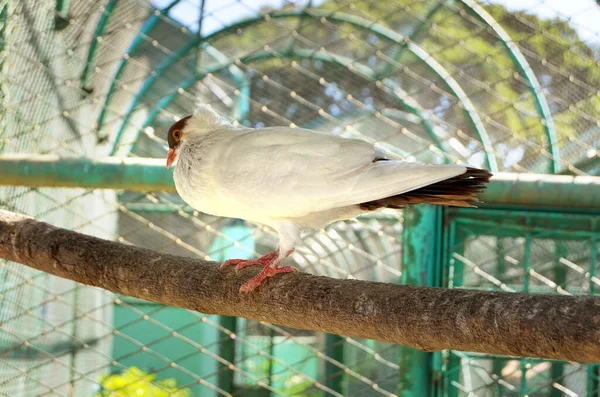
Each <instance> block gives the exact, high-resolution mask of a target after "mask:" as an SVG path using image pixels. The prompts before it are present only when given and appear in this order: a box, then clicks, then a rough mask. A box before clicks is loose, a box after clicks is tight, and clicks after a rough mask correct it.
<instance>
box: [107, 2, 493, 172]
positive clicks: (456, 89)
mask: <svg viewBox="0 0 600 397" xmlns="http://www.w3.org/2000/svg"><path fill="white" fill-rule="evenodd" d="M270 17H271V18H274V19H282V18H315V19H317V18H319V19H320V18H326V19H330V20H333V21H336V22H343V23H349V24H351V25H354V26H356V27H359V28H363V29H368V30H370V31H372V32H374V33H376V34H378V35H380V36H383V37H385V38H387V39H389V40H391V41H395V42H396V43H399V44H402V43H405V38H404V36H402V35H401V34H399V33H396V32H394V31H392V30H391V29H388V28H386V27H384V26H382V25H379V24H377V23H373V22H371V21H369V20H366V19H364V18H361V17H358V16H354V15H348V14H344V13H339V12H335V13H328V12H322V11H316V10H311V11H301V12H286V13H278V14H272V15H270ZM263 21H264V17H261V18H254V19H249V20H245V21H241V22H239V23H236V24H233V25H230V26H228V27H227V28H225V29H222V30H220V31H217V32H214V33H212V34H210V35H208V36H206V37H204V38H203V39H200V38H196V39H194V40H190V41H189V42H188V43H187V44H186V45H184V46H183V47H181V48H180V49H179V50H177V51H176V52H175V53H174V54H173V55H171V56H170V57H168V58H166V59H165V60H164V61H163V62H161V63H160V64H159V65H158V66H157V68H156V69H155V71H154V72H155V73H153V75H152V76H149V77H148V78H147V79H146V80H145V81H144V83H143V84H142V87H141V88H140V90H139V91H138V93H137V95H136V96H135V98H134V99H133V100H132V102H131V104H130V106H129V109H128V110H127V112H126V114H125V116H124V117H123V120H122V122H121V127H120V128H119V133H118V134H117V136H118V137H119V136H120V135H121V134H122V132H123V130H124V128H125V125H127V123H128V122H129V119H130V117H131V115H132V113H133V111H134V110H135V108H136V107H137V104H138V103H139V102H140V100H141V98H142V97H143V96H144V95H145V94H146V93H147V92H148V90H149V89H150V88H151V87H152V86H153V84H154V82H155V81H156V79H157V78H158V77H160V76H161V75H162V74H163V73H164V72H165V70H166V69H167V68H169V67H170V66H171V65H172V64H173V63H175V62H176V61H177V60H179V59H181V58H182V57H184V56H185V55H186V54H187V53H189V52H190V51H191V50H192V49H193V48H195V47H196V46H198V45H202V43H203V42H206V41H208V40H210V39H213V38H215V37H218V36H220V35H223V34H226V33H228V32H230V31H232V30H237V29H239V28H242V27H245V26H248V25H252V24H255V23H260V22H263ZM407 49H408V50H409V51H411V52H412V53H413V54H415V55H416V56H417V57H418V58H419V59H421V61H423V62H424V63H425V64H426V65H427V66H428V67H429V68H430V69H431V70H432V71H433V72H434V73H435V74H436V75H437V76H439V77H440V78H442V80H443V81H444V82H445V84H446V85H447V87H448V89H449V90H450V91H451V92H452V94H454V95H455V96H456V97H457V98H458V100H459V101H460V102H461V104H462V106H463V109H464V112H465V114H466V116H467V118H468V119H469V120H470V121H471V123H472V124H473V126H474V128H475V131H476V133H477V135H478V136H479V138H480V141H481V143H482V144H483V146H484V149H485V151H486V161H487V164H488V167H489V169H490V170H491V171H492V172H494V171H497V170H498V166H497V163H496V158H495V156H494V151H493V148H492V145H491V141H490V139H489V135H488V134H487V131H486V130H485V127H484V125H483V122H482V121H481V118H480V117H479V115H478V113H477V111H476V109H475V107H474V106H473V104H472V103H471V101H470V100H469V98H468V97H467V95H466V93H465V92H464V90H463V89H462V88H461V87H460V85H459V84H458V82H457V81H456V80H454V78H453V77H452V76H451V75H450V74H449V73H448V72H447V71H446V69H445V68H444V67H443V66H442V65H441V64H439V63H438V62H437V61H436V60H435V59H433V57H431V56H430V55H429V54H428V53H427V52H426V51H424V50H423V49H422V48H421V47H419V46H418V45H416V44H414V43H410V42H409V43H408V44H407ZM113 85H115V86H116V83H114V82H113ZM111 88H112V87H111ZM110 95H111V92H110V91H109V96H110ZM109 96H107V100H106V102H105V107H106V106H107V105H108V100H109ZM100 125H101V124H100Z"/></svg>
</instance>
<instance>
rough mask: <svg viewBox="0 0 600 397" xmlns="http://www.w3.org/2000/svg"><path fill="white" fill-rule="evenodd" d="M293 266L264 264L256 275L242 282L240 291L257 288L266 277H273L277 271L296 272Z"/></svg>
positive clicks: (249, 290) (250, 290)
mask: <svg viewBox="0 0 600 397" xmlns="http://www.w3.org/2000/svg"><path fill="white" fill-rule="evenodd" d="M297 271H298V270H296V269H295V268H293V267H291V266H284V267H271V266H266V267H265V268H264V269H262V270H261V271H260V273H258V274H257V275H256V276H254V277H252V278H251V279H250V280H249V281H247V282H246V283H244V284H243V285H242V287H241V288H240V292H252V291H254V290H255V289H256V288H258V287H259V286H260V285H261V284H262V283H263V282H264V281H265V280H266V279H268V278H269V277H273V276H274V275H276V274H277V273H289V272H297Z"/></svg>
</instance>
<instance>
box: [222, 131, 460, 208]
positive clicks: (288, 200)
mask: <svg viewBox="0 0 600 397" xmlns="http://www.w3.org/2000/svg"><path fill="white" fill-rule="evenodd" d="M221 145H222V147H220V148H219V152H220V161H219V166H218V167H216V171H215V172H217V173H218V175H216V176H215V178H217V180H219V181H221V182H224V183H220V189H223V190H222V193H223V194H224V195H227V196H228V197H235V201H236V205H237V206H238V207H239V208H241V209H243V208H246V209H247V210H248V211H256V207H257V203H258V204H259V206H260V210H259V211H260V212H261V214H260V215H261V216H262V217H269V218H295V217H303V216H306V215H307V214H310V213H313V212H319V211H326V210H329V209H332V208H339V207H344V206H349V205H355V204H361V203H366V202H370V201H374V200H378V199H382V198H385V197H389V196H393V195H398V194H401V193H404V192H408V191H411V190H414V189H418V188H421V187H424V186H427V185H430V184H432V183H436V182H439V181H442V180H445V179H448V178H452V177H454V176H457V175H460V174H463V173H464V172H465V171H466V168H465V167H463V166H459V165H426V164H420V163H412V162H404V161H376V159H377V158H379V157H380V155H379V154H377V153H376V151H375V150H374V148H373V146H372V145H370V144H368V143H366V142H364V141H359V140H353V139H343V138H339V137H336V136H332V135H325V134H321V133H316V132H313V131H309V130H303V129H293V128H265V129H256V130H252V129H249V130H246V131H244V132H240V133H238V134H235V135H233V136H232V138H231V139H229V140H226V141H224V142H223V143H222V144H221Z"/></svg>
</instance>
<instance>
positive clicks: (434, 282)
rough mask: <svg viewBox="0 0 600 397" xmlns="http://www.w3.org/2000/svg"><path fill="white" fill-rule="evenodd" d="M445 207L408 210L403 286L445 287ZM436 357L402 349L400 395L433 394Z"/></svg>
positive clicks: (404, 242)
mask: <svg viewBox="0 0 600 397" xmlns="http://www.w3.org/2000/svg"><path fill="white" fill-rule="evenodd" d="M442 219H443V217H442V208H441V207H439V206H433V205H419V206H414V207H412V208H407V209H406V210H404V227H403V229H402V247H403V250H402V279H401V280H400V282H401V283H402V284H408V285H416V286H428V287H439V286H441V281H442V280H441V277H440V276H441V274H442V269H443V268H442V266H441V265H442V263H441V256H440V254H441V250H434V249H431V247H439V246H441V243H442V234H441V232H442ZM433 363H434V354H433V353H427V352H423V351H420V350H416V349H413V348H410V347H405V346H401V347H400V352H399V361H398V364H399V366H400V370H399V378H400V381H399V382H398V390H397V392H398V395H399V396H402V397H421V396H424V395H431V393H432V392H433V389H434V387H433V384H434V382H433V379H434V377H435V370H434V366H433Z"/></svg>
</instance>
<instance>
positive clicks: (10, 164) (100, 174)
mask: <svg viewBox="0 0 600 397" xmlns="http://www.w3.org/2000/svg"><path fill="white" fill-rule="evenodd" d="M165 161H166V160H163V159H140V158H126V159H117V158H111V157H109V158H103V159H98V160H90V159H87V158H61V157H59V156H54V155H44V156H32V155H14V154H3V155H2V156H0V185H8V186H28V187H42V186H43V187H68V188H89V189H92V188H96V189H118V190H120V189H123V190H133V191H170V192H173V191H175V185H174V183H173V175H172V174H173V173H172V171H171V170H168V169H167V168H166V162H165Z"/></svg>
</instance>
